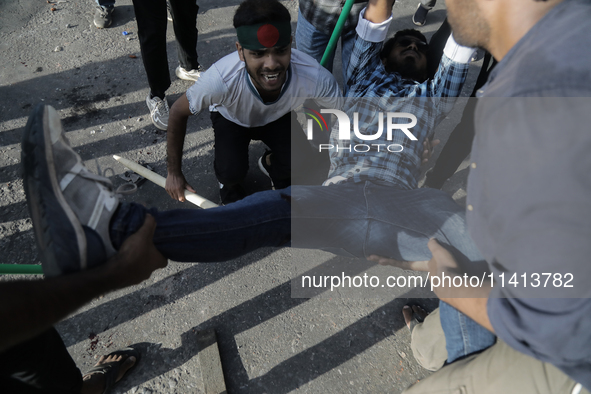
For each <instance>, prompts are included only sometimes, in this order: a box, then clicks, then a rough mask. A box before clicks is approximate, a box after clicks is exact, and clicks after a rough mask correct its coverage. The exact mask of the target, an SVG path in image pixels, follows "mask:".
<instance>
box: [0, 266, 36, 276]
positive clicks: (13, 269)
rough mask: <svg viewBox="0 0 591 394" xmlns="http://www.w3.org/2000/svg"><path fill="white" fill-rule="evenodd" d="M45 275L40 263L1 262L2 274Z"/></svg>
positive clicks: (0, 269) (0, 270) (0, 273)
mask: <svg viewBox="0 0 591 394" xmlns="http://www.w3.org/2000/svg"><path fill="white" fill-rule="evenodd" d="M21 274H22V275H43V270H42V269H41V266H40V265H33V264H0V275H21Z"/></svg>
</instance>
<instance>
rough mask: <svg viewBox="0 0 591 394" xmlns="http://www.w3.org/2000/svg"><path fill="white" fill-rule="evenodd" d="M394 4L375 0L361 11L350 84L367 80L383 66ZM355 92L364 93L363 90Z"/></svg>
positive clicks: (351, 64)
mask: <svg viewBox="0 0 591 394" xmlns="http://www.w3.org/2000/svg"><path fill="white" fill-rule="evenodd" d="M393 4H394V1H393V0H373V1H370V2H369V4H368V6H367V8H366V9H364V10H363V11H361V17H360V18H359V22H358V23H357V28H356V29H355V30H356V32H357V38H356V40H355V45H354V47H353V52H352V53H351V60H350V61H349V66H348V69H347V81H345V83H346V84H347V85H348V86H353V85H355V84H356V83H359V82H361V81H365V80H367V79H368V78H369V76H370V75H371V74H372V73H373V72H374V71H375V70H376V69H377V68H378V67H383V66H382V62H381V60H380V51H381V49H382V42H383V41H384V40H385V39H386V34H387V33H388V28H389V27H390V23H391V22H392V5H393ZM353 94H355V95H362V94H363V92H358V93H355V92H353Z"/></svg>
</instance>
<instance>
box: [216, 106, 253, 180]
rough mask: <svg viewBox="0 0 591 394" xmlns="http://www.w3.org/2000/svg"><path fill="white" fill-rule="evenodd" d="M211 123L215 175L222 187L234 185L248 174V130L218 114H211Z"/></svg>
mask: <svg viewBox="0 0 591 394" xmlns="http://www.w3.org/2000/svg"><path fill="white" fill-rule="evenodd" d="M211 123H212V125H213V132H214V138H215V146H214V155H215V157H214V161H213V165H214V169H215V175H216V177H217V178H218V181H219V182H220V183H222V184H224V185H228V186H230V185H236V184H238V183H240V182H242V180H243V179H244V177H246V173H247V172H248V146H249V144H250V139H251V138H250V129H248V128H246V127H242V126H239V125H237V124H236V123H233V122H230V121H229V120H227V119H226V118H224V117H223V116H222V115H220V114H219V113H218V112H212V113H211Z"/></svg>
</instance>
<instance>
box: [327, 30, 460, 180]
mask: <svg viewBox="0 0 591 394" xmlns="http://www.w3.org/2000/svg"><path fill="white" fill-rule="evenodd" d="M381 48H382V43H381V42H380V43H374V42H369V41H365V40H364V39H362V38H361V37H359V35H357V40H356V42H355V46H354V49H353V53H352V56H351V60H350V63H349V69H348V70H347V71H348V76H349V78H348V82H347V84H348V86H349V90H348V92H347V101H346V103H345V107H344V109H343V110H344V112H346V113H347V114H348V115H349V118H350V120H351V122H352V123H353V112H358V113H359V130H360V133H361V134H375V132H376V130H377V125H378V115H379V113H380V112H382V113H384V115H385V113H387V112H406V113H411V114H413V115H415V116H416V118H417V125H416V126H415V127H413V128H412V129H409V131H410V132H411V133H412V134H413V135H414V136H415V137H416V138H417V141H413V140H411V139H410V138H408V137H407V136H406V135H405V134H404V133H403V132H402V131H401V130H394V131H393V133H392V137H393V138H392V140H391V141H388V140H386V137H387V133H386V119H384V131H383V133H382V136H381V137H380V138H379V139H378V140H375V141H367V140H363V139H360V138H358V137H357V136H355V134H354V133H353V130H351V139H350V140H340V141H339V140H338V128H336V127H335V128H333V129H332V133H331V144H333V145H335V146H336V145H337V144H338V145H339V150H338V151H335V150H331V167H330V174H329V179H328V180H327V182H325V184H327V183H340V182H343V181H352V182H363V181H372V182H375V183H379V184H386V185H396V186H397V187H401V188H404V189H414V188H416V187H417V183H418V178H419V175H420V172H421V156H422V152H423V150H424V148H423V141H424V140H425V139H426V138H429V139H430V138H432V137H433V134H434V131H435V127H436V126H437V125H438V124H439V123H440V122H441V121H442V120H443V119H444V118H445V115H446V114H447V113H449V111H451V109H452V108H453V105H454V103H455V99H456V97H457V96H459V94H460V91H461V89H462V86H463V84H464V81H465V79H466V75H467V73H468V64H464V63H458V62H454V61H453V60H451V59H450V58H448V57H447V56H445V55H443V56H442V59H441V63H440V65H439V69H438V71H437V73H436V75H435V77H434V78H433V79H430V80H427V81H425V82H423V83H418V82H416V81H413V80H407V79H403V78H402V77H401V76H400V74H398V73H388V72H386V70H385V68H384V66H383V65H382V62H381V60H380V57H379V53H380V50H381ZM409 122H410V119H408V118H398V119H397V121H393V122H392V123H409ZM367 125H370V126H369V127H368V126H367ZM357 144H365V145H370V147H371V150H370V151H368V152H355V151H354V149H351V152H349V151H348V150H347V149H346V148H347V147H348V146H349V145H352V146H353V148H354V147H355V145H357ZM372 144H376V145H377V144H384V146H382V147H376V146H371V145H372ZM392 144H400V145H401V146H402V147H403V151H402V152H401V153H391V152H388V151H387V150H386V149H385V146H388V145H392ZM341 147H342V148H345V149H340V148H341ZM364 149H366V148H365V147H361V149H360V150H364ZM378 149H379V151H378ZM391 149H392V150H396V148H395V147H392V148H391ZM398 149H399V148H398ZM332 177H336V178H334V179H332V180H331V179H330V178H332Z"/></svg>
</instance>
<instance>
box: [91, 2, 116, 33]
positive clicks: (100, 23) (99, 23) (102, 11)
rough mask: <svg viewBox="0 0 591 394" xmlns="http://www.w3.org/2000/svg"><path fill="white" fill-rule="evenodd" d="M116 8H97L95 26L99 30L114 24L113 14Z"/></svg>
mask: <svg viewBox="0 0 591 394" xmlns="http://www.w3.org/2000/svg"><path fill="white" fill-rule="evenodd" d="M114 10H115V7H97V8H96V11H95V12H94V25H95V26H96V27H98V28H99V29H104V28H105V27H109V26H111V23H112V22H113V18H112V16H111V15H112V14H113V11H114Z"/></svg>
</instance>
